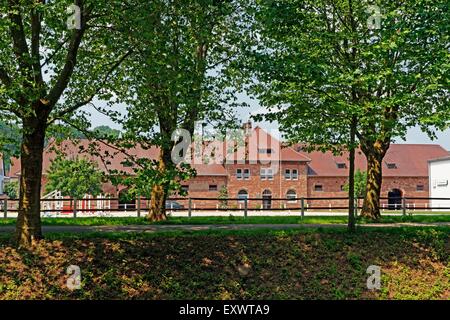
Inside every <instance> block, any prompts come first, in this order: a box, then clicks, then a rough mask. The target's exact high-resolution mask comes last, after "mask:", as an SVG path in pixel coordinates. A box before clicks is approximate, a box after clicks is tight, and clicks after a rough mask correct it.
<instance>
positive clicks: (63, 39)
mask: <svg viewBox="0 0 450 320" xmlns="http://www.w3.org/2000/svg"><path fill="white" fill-rule="evenodd" d="M122 10H127V7H126V5H125V4H123V3H122V2H121V1H106V0H105V1H103V0H96V1H91V0H75V1H74V2H71V1H68V0H61V1H44V0H1V1H0V17H1V19H0V111H1V113H0V115H1V117H2V118H11V117H14V118H15V119H17V121H18V122H20V123H21V134H22V140H21V152H20V156H21V175H20V198H19V215H18V219H17V229H16V236H17V240H18V244H19V245H20V246H25V247H28V246H30V245H31V244H32V242H33V241H34V240H37V239H40V238H41V237H42V233H41V222H40V202H39V200H40V189H41V177H42V153H43V148H44V141H45V135H46V130H47V128H48V126H49V125H50V124H52V123H54V122H56V121H60V120H61V119H62V120H64V119H68V118H70V117H71V116H73V115H74V113H75V112H76V111H77V110H79V109H80V108H81V107H83V106H85V105H87V104H90V103H91V102H92V101H93V99H94V97H96V96H98V97H102V96H106V97H107V96H108V92H107V90H105V87H106V85H107V84H108V81H109V79H110V76H111V74H113V72H114V70H115V69H116V68H117V66H118V65H119V64H120V63H121V62H122V61H123V60H125V59H126V58H127V57H128V56H129V55H130V54H131V51H129V49H128V50H127V51H125V50H124V48H123V47H122V46H118V47H117V50H116V51H113V50H107V48H110V47H111V42H112V41H111V40H110V37H111V36H113V35H114V34H115V33H116V32H117V30H115V29H114V28H113V26H114V22H115V21H116V20H118V18H117V15H116V14H115V13H117V12H121V11H122ZM105 31H107V32H105Z"/></svg>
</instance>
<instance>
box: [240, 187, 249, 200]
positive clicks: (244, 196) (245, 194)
mask: <svg viewBox="0 0 450 320" xmlns="http://www.w3.org/2000/svg"><path fill="white" fill-rule="evenodd" d="M238 199H239V202H244V200H245V199H248V192H247V190H239V192H238Z"/></svg>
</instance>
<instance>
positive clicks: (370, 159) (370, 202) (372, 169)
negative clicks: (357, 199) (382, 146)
mask: <svg viewBox="0 0 450 320" xmlns="http://www.w3.org/2000/svg"><path fill="white" fill-rule="evenodd" d="M384 154H385V152H383V153H379V152H369V153H367V154H366V158H367V184H366V194H365V197H364V204H363V209H362V211H361V216H363V217H365V218H369V219H372V220H378V219H379V218H381V213H380V197H381V185H382V182H383V170H382V161H383V158H384Z"/></svg>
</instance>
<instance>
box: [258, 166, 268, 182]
mask: <svg viewBox="0 0 450 320" xmlns="http://www.w3.org/2000/svg"><path fill="white" fill-rule="evenodd" d="M259 176H260V177H261V180H268V179H267V173H266V169H265V168H261V169H260V170H259Z"/></svg>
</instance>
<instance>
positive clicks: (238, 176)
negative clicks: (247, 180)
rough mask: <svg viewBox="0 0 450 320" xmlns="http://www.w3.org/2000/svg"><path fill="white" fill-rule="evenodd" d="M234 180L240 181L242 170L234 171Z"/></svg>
mask: <svg viewBox="0 0 450 320" xmlns="http://www.w3.org/2000/svg"><path fill="white" fill-rule="evenodd" d="M236 179H238V180H241V179H242V169H236Z"/></svg>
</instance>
